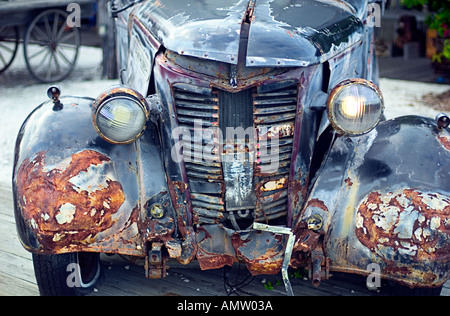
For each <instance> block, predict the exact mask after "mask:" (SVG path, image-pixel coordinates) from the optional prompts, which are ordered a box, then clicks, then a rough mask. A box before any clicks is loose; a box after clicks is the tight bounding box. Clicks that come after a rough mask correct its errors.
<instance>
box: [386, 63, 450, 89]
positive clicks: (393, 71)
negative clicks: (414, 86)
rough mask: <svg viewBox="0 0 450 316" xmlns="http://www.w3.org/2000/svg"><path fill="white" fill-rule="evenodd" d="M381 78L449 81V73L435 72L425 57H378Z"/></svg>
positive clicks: (429, 81)
mask: <svg viewBox="0 0 450 316" xmlns="http://www.w3.org/2000/svg"><path fill="white" fill-rule="evenodd" d="M378 64H379V72H380V77H381V78H390V79H401V80H410V81H418V82H428V83H446V84H449V83H450V74H446V75H444V74H442V73H436V72H435V71H434V69H433V67H432V65H431V61H430V59H428V58H425V57H416V58H410V59H404V58H403V57H385V58H383V57H380V58H378Z"/></svg>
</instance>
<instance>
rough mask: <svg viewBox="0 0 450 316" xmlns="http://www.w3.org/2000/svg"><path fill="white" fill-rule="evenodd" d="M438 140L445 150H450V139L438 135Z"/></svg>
mask: <svg viewBox="0 0 450 316" xmlns="http://www.w3.org/2000/svg"><path fill="white" fill-rule="evenodd" d="M437 139H438V140H439V142H440V143H441V144H442V146H444V148H445V149H447V150H450V138H449V137H448V136H445V135H438V136H437Z"/></svg>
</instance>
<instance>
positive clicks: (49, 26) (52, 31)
mask: <svg viewBox="0 0 450 316" xmlns="http://www.w3.org/2000/svg"><path fill="white" fill-rule="evenodd" d="M66 21H67V13H66V12H64V11H62V10H57V9H51V10H47V11H44V12H42V13H41V14H40V15H38V16H37V17H36V18H35V19H34V20H33V22H32V23H31V24H30V26H29V28H28V29H27V31H26V34H25V38H24V55H25V61H26V63H27V67H28V69H29V71H30V73H31V74H32V75H33V76H34V77H35V78H36V79H38V80H40V81H42V82H53V81H59V80H62V79H64V78H65V77H66V76H68V75H69V74H70V72H71V71H72V70H73V68H74V66H75V62H76V59H77V56H78V49H79V46H80V33H79V30H78V29H77V28H71V27H68V26H67V23H66ZM44 51H45V52H46V53H44ZM42 65H44V67H42Z"/></svg>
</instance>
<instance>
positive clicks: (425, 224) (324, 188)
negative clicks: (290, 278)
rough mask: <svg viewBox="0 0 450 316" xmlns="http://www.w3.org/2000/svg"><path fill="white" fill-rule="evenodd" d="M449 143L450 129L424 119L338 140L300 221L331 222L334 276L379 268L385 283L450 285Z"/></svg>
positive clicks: (328, 244)
mask: <svg viewBox="0 0 450 316" xmlns="http://www.w3.org/2000/svg"><path fill="white" fill-rule="evenodd" d="M449 140H450V133H449V129H444V130H438V129H437V128H436V127H435V122H434V121H433V120H431V119H427V118H423V117H417V116H407V117H401V118H397V119H394V120H389V121H385V122H382V123H380V124H379V126H378V127H377V128H376V129H374V130H373V131H371V132H370V133H368V134H366V135H363V136H360V137H351V138H350V137H344V136H341V137H338V138H337V140H336V141H335V143H334V144H333V147H332V149H331V152H330V155H329V157H328V159H327V161H326V162H325V164H324V166H323V168H322V170H321V172H320V174H319V175H318V177H317V180H316V182H315V184H314V186H313V188H312V192H311V194H310V196H309V198H308V201H307V202H306V206H305V208H304V210H303V212H302V214H301V217H300V218H299V222H304V221H306V220H307V219H308V218H311V216H314V215H316V216H317V215H319V216H320V217H322V218H323V227H322V233H323V234H324V237H323V249H324V253H325V256H326V257H327V259H329V260H330V270H331V271H341V272H350V273H358V274H369V273H370V272H371V271H366V270H367V267H368V265H369V264H372V263H376V264H378V265H379V267H380V268H381V277H382V278H386V279H390V280H394V281H397V282H400V283H402V284H405V285H408V286H410V287H416V286H417V287H435V286H441V285H442V284H443V283H444V282H446V280H448V278H449V274H450V260H449V259H450V168H449V166H450V150H449V147H448V141H449ZM303 234H304V235H306V233H305V232H304V233H303ZM317 240H318V239H317ZM315 244H317V242H316V243H315ZM297 247H299V246H298V245H297ZM312 247H314V245H313V244H311V245H310V248H312ZM297 250H298V249H297ZM295 251H296V249H295V247H294V252H295Z"/></svg>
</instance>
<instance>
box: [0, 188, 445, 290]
mask: <svg viewBox="0 0 450 316" xmlns="http://www.w3.org/2000/svg"><path fill="white" fill-rule="evenodd" d="M101 259H102V265H103V267H104V269H103V270H104V277H103V278H102V279H103V280H102V282H101V283H100V284H99V286H98V287H97V288H96V289H95V291H94V292H92V294H91V295H92V296H143V295H145V296H149V295H151V296H178V295H180V296H224V295H227V292H226V291H225V287H224V271H223V269H218V270H208V271H201V270H200V268H199V267H198V265H196V264H191V265H189V266H187V267H186V266H181V265H179V264H172V263H169V266H172V267H171V268H170V269H169V271H168V276H167V277H166V278H164V279H158V280H149V279H146V278H145V275H144V268H143V267H142V266H140V265H139V264H131V263H130V262H129V261H127V260H125V259H124V258H122V257H121V256H117V255H114V256H107V255H102V256H101ZM245 277H246V270H245V269H242V268H241V269H239V267H238V266H236V267H233V268H232V269H231V271H230V276H229V278H228V280H229V281H230V283H231V284H235V283H236V280H237V281H238V282H240V281H243V280H245ZM291 283H292V287H293V291H294V294H295V295H302V296H371V295H388V294H387V293H384V292H383V290H382V291H380V292H371V291H369V290H367V289H366V288H365V286H364V284H365V279H364V278H362V277H358V276H351V275H342V274H337V275H335V276H333V277H332V278H331V279H330V280H328V281H324V282H322V284H321V285H320V286H319V287H314V286H312V285H311V282H310V281H308V280H305V279H303V278H302V277H297V278H291ZM269 284H271V285H272V286H271V287H269V286H268V285H269ZM265 285H266V286H265ZM268 288H270V289H268ZM242 290H243V291H245V292H239V294H241V295H255V296H285V295H286V292H285V290H284V286H283V284H282V282H281V275H271V276H257V277H255V278H254V279H253V280H252V282H250V284H249V285H248V286H246V287H244V288H242ZM232 294H234V293H232ZM15 295H22V296H35V295H39V291H38V288H37V285H36V280H35V277H34V271H33V264H32V260H31V255H30V254H29V253H28V252H27V251H25V250H24V249H23V248H22V246H21V245H20V242H19V240H18V237H17V233H16V227H15V223H14V215H13V201H12V195H11V189H10V188H8V187H3V186H0V296H15ZM441 295H444V296H450V283H449V282H447V283H446V284H445V285H444V289H443V290H442V294H441Z"/></svg>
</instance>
